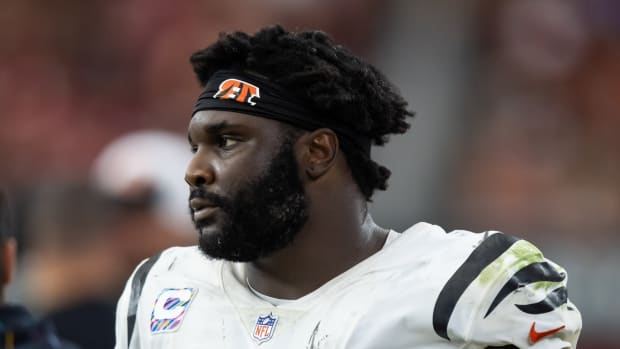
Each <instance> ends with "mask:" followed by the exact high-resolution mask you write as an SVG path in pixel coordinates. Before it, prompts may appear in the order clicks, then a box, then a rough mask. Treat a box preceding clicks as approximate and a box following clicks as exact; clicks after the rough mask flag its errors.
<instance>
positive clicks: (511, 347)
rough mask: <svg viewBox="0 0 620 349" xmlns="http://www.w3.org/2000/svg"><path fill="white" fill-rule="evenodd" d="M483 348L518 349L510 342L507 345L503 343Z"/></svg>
mask: <svg viewBox="0 0 620 349" xmlns="http://www.w3.org/2000/svg"><path fill="white" fill-rule="evenodd" d="M485 349H519V347H516V346H514V345H512V344H508V345H504V346H501V347H486V348H485Z"/></svg>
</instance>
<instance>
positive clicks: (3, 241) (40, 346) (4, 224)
mask: <svg viewBox="0 0 620 349" xmlns="http://www.w3.org/2000/svg"><path fill="white" fill-rule="evenodd" d="M10 216H11V214H10V212H9V204H8V199H7V198H6V194H5V193H4V192H3V191H2V190H0V336H2V338H1V339H0V341H1V342H0V343H1V344H0V345H1V347H2V348H4V349H20V348H21V349H63V348H64V349H77V347H76V346H74V345H73V344H71V343H67V342H66V341H62V342H61V340H60V339H59V338H58V336H57V335H56V333H55V332H54V330H53V327H52V325H51V324H50V323H49V322H47V321H43V322H41V321H38V320H36V319H35V318H34V317H33V316H32V315H31V314H30V313H29V312H28V310H26V308H24V307H23V306H20V305H12V304H5V303H4V288H5V287H6V286H7V285H8V283H9V282H10V281H11V278H12V275H13V272H14V263H15V260H16V251H17V247H16V242H15V238H14V236H13V228H12V226H11V220H12V219H11V217H10Z"/></svg>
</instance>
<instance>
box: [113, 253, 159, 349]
mask: <svg viewBox="0 0 620 349" xmlns="http://www.w3.org/2000/svg"><path fill="white" fill-rule="evenodd" d="M152 259H153V257H151V258H147V259H144V260H143V261H142V262H140V264H138V266H137V267H136V269H135V270H134V271H133V273H132V274H131V276H130V277H129V279H128V280H127V283H126V284H125V289H124V290H123V293H122V294H121V296H120V298H119V299H118V302H117V304H116V320H115V329H114V331H115V336H116V345H115V346H114V349H128V348H129V343H130V339H131V338H129V336H131V335H133V337H137V336H138V334H137V332H138V331H133V323H130V322H131V321H132V320H131V318H132V316H134V320H135V310H136V309H134V308H136V307H137V303H136V302H137V299H135V297H136V295H135V292H136V290H135V288H136V286H135V285H136V282H137V281H139V279H140V275H139V274H141V273H142V272H141V271H142V270H144V269H145V267H147V266H148V265H149V264H150V263H149V262H150V261H151V260H152ZM132 303H133V304H132ZM130 327H132V328H131V329H130ZM130 332H132V333H130ZM133 332H136V333H135V334H134V333H133Z"/></svg>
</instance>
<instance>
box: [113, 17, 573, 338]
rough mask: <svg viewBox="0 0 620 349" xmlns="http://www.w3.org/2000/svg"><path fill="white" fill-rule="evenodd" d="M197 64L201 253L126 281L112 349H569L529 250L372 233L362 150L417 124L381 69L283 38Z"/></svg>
mask: <svg viewBox="0 0 620 349" xmlns="http://www.w3.org/2000/svg"><path fill="white" fill-rule="evenodd" d="M191 62H192V64H193V68H194V71H195V73H196V75H197V77H198V79H199V81H200V83H201V84H202V86H203V87H204V89H203V92H202V93H201V94H200V96H199V97H198V100H197V102H196V105H195V108H194V111H193V113H192V116H191V120H190V121H189V129H188V139H189V144H190V146H191V149H192V151H193V154H194V155H193V157H192V159H191V161H190V162H189V164H188V168H187V172H186V176H185V180H186V181H187V183H188V184H189V188H190V196H189V206H190V211H191V217H192V220H193V222H194V224H195V226H196V229H197V230H198V234H199V242H198V246H197V247H177V248H170V249H167V250H165V251H163V252H162V253H160V254H158V255H156V256H154V257H151V258H149V259H148V260H145V261H144V262H143V263H142V264H141V265H140V266H139V267H138V268H137V269H136V271H135V272H134V273H133V275H132V276H131V278H130V279H129V281H128V283H127V286H126V289H125V292H124V293H123V295H122V296H121V298H120V300H119V303H118V311H117V328H116V334H117V348H119V349H123V348H131V349H137V348H254V347H260V348H265V349H267V348H312V349H319V348H320V349H327V348H350V349H370V348H375V349H377V348H381V349H385V348H493V347H495V348H497V347H500V348H558V349H559V348H574V347H575V345H576V342H577V337H578V335H579V332H580V329H581V318H580V315H579V312H578V311H577V309H576V308H575V306H574V305H573V304H572V303H571V302H570V301H569V299H568V296H567V289H566V285H567V284H566V281H567V276H566V272H565V271H564V270H563V269H562V268H561V267H560V266H558V265H556V264H554V263H553V262H551V261H549V260H547V259H546V258H545V257H544V256H543V255H542V253H541V252H540V251H539V250H538V249H537V248H536V247H535V246H533V245H532V244H530V243H529V242H527V241H524V240H521V239H518V238H515V237H512V236H509V235H505V234H503V233H500V232H496V231H489V232H485V233H479V234H476V233H472V232H468V231H453V232H449V233H448V232H445V231H444V230H443V229H442V228H440V227H439V226H436V225H432V224H428V223H417V224H415V225H413V226H412V227H411V228H409V229H407V230H405V231H404V232H402V233H398V232H396V231H394V230H391V229H386V228H382V227H380V226H378V225H377V224H375V223H374V222H373V220H372V218H371V215H370V213H369V211H368V205H367V203H368V202H369V201H370V200H371V198H372V196H373V193H374V192H375V190H377V189H379V190H384V189H386V186H387V180H388V177H389V176H390V171H389V170H388V169H386V168H385V167H383V166H381V165H379V164H377V163H376V162H375V161H373V160H372V158H371V156H370V148H371V145H383V144H384V143H385V142H386V141H387V139H388V136H389V135H391V134H401V133H404V132H405V131H407V129H408V128H409V124H408V122H407V120H408V118H409V117H410V116H412V113H411V112H409V111H408V110H407V108H406V105H407V103H406V102H405V100H404V99H403V98H402V97H401V96H400V95H399V94H398V93H397V92H396V89H395V88H394V87H393V86H392V85H391V84H390V83H389V82H388V81H387V80H386V78H385V77H384V76H383V75H382V74H381V73H380V72H379V71H378V70H377V69H376V68H374V67H373V66H371V65H369V64H367V63H365V62H363V61H362V60H361V59H360V58H358V57H356V56H354V55H352V54H351V53H350V52H349V51H348V50H347V49H345V48H343V47H342V46H339V45H335V44H334V43H333V42H332V40H331V39H330V38H329V37H328V36H327V35H326V34H324V33H322V32H317V31H309V32H288V31H286V30H285V29H283V28H282V27H280V26H273V27H268V28H264V29H262V30H260V31H258V32H257V33H255V34H253V35H249V34H246V33H242V32H235V33H230V34H223V35H222V36H220V38H219V40H218V41H217V42H215V43H214V44H212V45H211V46H209V47H207V48H206V49H204V50H201V51H198V52H196V53H195V54H194V55H193V56H192V57H191ZM162 166H165V164H162Z"/></svg>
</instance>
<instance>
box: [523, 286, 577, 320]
mask: <svg viewBox="0 0 620 349" xmlns="http://www.w3.org/2000/svg"><path fill="white" fill-rule="evenodd" d="M567 301H568V291H567V290H566V287H564V286H562V287H558V288H556V289H555V290H553V292H551V293H549V295H548V296H547V298H545V299H543V300H542V301H540V302H538V303H534V304H526V305H520V304H516V307H517V308H519V309H521V311H522V312H524V313H528V314H544V313H548V312H550V311H553V310H554V309H555V308H557V307H559V306H560V305H562V304H565V303H566V302H567Z"/></svg>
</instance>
